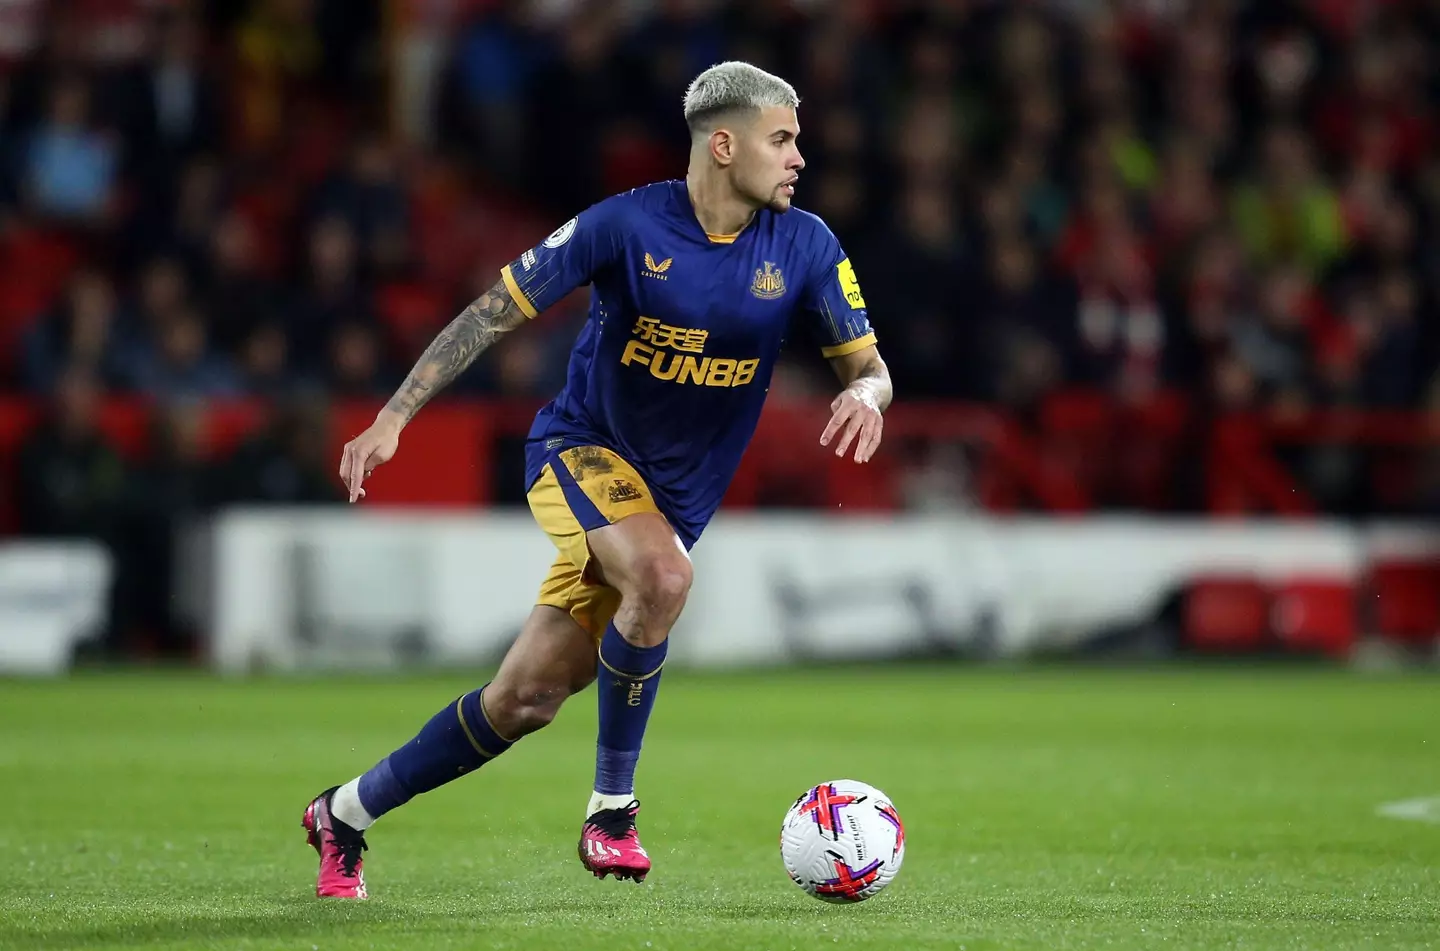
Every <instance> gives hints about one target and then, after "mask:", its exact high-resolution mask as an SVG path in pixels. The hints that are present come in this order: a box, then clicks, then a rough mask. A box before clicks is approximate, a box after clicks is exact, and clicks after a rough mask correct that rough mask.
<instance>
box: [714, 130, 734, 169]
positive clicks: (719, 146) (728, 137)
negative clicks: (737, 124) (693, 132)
mask: <svg viewBox="0 0 1440 951" xmlns="http://www.w3.org/2000/svg"><path fill="white" fill-rule="evenodd" d="M710 155H711V156H712V157H714V159H715V161H717V162H719V163H720V164H721V165H729V164H730V163H731V162H733V161H735V136H734V135H732V134H731V133H730V131H729V130H728V129H716V130H715V131H714V132H711V133H710Z"/></svg>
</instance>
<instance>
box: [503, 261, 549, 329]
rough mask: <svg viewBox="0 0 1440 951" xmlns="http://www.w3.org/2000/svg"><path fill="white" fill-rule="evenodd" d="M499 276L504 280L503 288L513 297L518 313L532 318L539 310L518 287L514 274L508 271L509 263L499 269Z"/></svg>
mask: <svg viewBox="0 0 1440 951" xmlns="http://www.w3.org/2000/svg"><path fill="white" fill-rule="evenodd" d="M500 277H501V279H502V280H504V281H505V289H506V290H507V291H509V292H510V296H511V297H513V298H515V306H517V307H519V308H520V313H522V314H524V315H525V316H526V317H529V318H531V319H532V320H533V319H534V318H535V315H536V314H537V313H539V312H538V311H537V310H536V309H535V305H534V304H532V303H530V298H528V297H526V296H525V292H524V291H522V290H521V289H520V285H519V284H518V283H516V281H515V275H514V274H513V273H511V271H510V265H508V264H507V265H505V266H504V267H502V268H501V269H500Z"/></svg>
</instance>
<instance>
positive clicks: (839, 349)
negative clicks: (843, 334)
mask: <svg viewBox="0 0 1440 951" xmlns="http://www.w3.org/2000/svg"><path fill="white" fill-rule="evenodd" d="M873 346H875V333H874V331H871V332H870V333H868V334H866V335H865V336H863V337H856V338H855V339H854V340H848V341H846V342H845V343H840V344H836V345H835V346H833V347H821V348H820V355H821V356H823V357H825V358H826V359H827V360H828V359H830V358H831V357H843V356H846V355H848V354H851V353H854V352H855V351H857V350H864V349H865V348H866V347H873Z"/></svg>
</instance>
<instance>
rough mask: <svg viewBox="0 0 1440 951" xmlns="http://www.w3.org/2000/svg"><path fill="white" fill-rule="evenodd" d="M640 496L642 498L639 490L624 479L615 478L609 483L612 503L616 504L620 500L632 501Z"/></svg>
mask: <svg viewBox="0 0 1440 951" xmlns="http://www.w3.org/2000/svg"><path fill="white" fill-rule="evenodd" d="M640 498H644V495H642V494H641V492H640V490H639V489H637V488H636V487H635V486H633V485H631V484H630V483H629V482H626V481H625V480H624V479H616V480H615V481H614V482H613V483H611V485H610V501H611V502H612V503H615V504H617V505H618V504H619V503H621V502H634V501H635V500H636V499H640Z"/></svg>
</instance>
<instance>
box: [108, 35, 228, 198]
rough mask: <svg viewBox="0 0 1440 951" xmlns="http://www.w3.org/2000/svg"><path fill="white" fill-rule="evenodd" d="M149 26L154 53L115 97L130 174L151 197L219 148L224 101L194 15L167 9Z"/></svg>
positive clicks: (123, 80) (128, 73) (120, 83)
mask: <svg viewBox="0 0 1440 951" xmlns="http://www.w3.org/2000/svg"><path fill="white" fill-rule="evenodd" d="M148 26H149V29H148V34H149V37H148V38H149V43H147V46H149V47H153V49H152V50H150V51H149V55H146V56H143V57H141V58H140V59H139V60H137V62H136V63H135V64H134V65H133V66H131V67H130V68H129V69H126V70H124V71H123V72H122V73H121V75H120V76H119V77H117V81H116V86H117V98H118V99H119V103H120V105H119V110H120V112H121V114H122V116H123V127H124V128H125V131H126V143H125V145H126V165H127V167H128V168H129V170H130V174H131V175H133V176H134V177H135V179H136V180H137V182H139V183H140V184H141V185H142V187H143V188H144V191H145V192H146V193H147V195H163V194H164V193H165V192H166V191H167V190H168V189H169V188H170V187H171V185H172V183H173V182H174V181H175V179H176V177H177V176H178V175H179V173H180V170H181V168H183V167H184V163H185V162H186V161H188V160H189V159H191V158H192V157H194V156H195V155H197V154H201V153H206V152H210V151H212V150H214V149H215V148H216V147H217V146H218V145H219V144H220V138H221V128H222V119H221V107H222V103H221V95H220V89H219V86H218V84H217V83H216V82H215V80H214V78H213V77H212V76H211V75H210V73H209V72H208V70H207V69H206V66H205V60H204V52H205V50H204V45H205V40H204V37H203V35H202V33H201V25H200V23H199V22H198V20H197V17H196V14H195V13H194V12H193V11H191V10H187V9H185V8H183V7H181V8H172V9H163V10H160V11H158V12H156V13H155V14H153V20H152V22H151V23H150V24H149V25H148Z"/></svg>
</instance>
